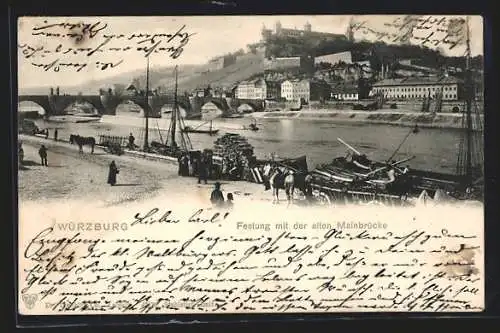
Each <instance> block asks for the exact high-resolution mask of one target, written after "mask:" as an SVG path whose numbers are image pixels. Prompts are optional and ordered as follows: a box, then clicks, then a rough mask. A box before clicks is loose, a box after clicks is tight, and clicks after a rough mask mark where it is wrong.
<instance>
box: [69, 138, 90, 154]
mask: <svg viewBox="0 0 500 333" xmlns="http://www.w3.org/2000/svg"><path fill="white" fill-rule="evenodd" d="M69 143H70V144H77V145H78V150H79V152H80V153H83V146H84V145H87V146H90V147H91V149H92V150H91V152H90V153H91V154H93V153H94V146H95V139H94V138H93V137H91V136H87V137H84V136H80V135H76V134H71V135H70V136H69Z"/></svg>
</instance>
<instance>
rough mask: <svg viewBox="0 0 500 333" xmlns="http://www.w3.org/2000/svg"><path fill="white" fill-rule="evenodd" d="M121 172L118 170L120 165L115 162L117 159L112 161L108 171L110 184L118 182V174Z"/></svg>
mask: <svg viewBox="0 0 500 333" xmlns="http://www.w3.org/2000/svg"><path fill="white" fill-rule="evenodd" d="M118 173H120V171H119V170H118V167H117V166H116V164H115V161H112V162H111V164H110V165H109V172H108V184H109V185H111V186H114V185H115V184H116V175H117V174H118Z"/></svg>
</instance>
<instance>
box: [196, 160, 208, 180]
mask: <svg viewBox="0 0 500 333" xmlns="http://www.w3.org/2000/svg"><path fill="white" fill-rule="evenodd" d="M202 180H203V181H204V182H205V184H206V183H207V158H206V156H205V154H203V155H202V156H201V157H200V159H199V160H198V184H200V183H201V181H202Z"/></svg>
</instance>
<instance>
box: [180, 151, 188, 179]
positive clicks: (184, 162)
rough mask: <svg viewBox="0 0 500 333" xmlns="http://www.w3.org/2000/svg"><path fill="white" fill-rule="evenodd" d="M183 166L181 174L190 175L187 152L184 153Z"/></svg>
mask: <svg viewBox="0 0 500 333" xmlns="http://www.w3.org/2000/svg"><path fill="white" fill-rule="evenodd" d="M181 168H182V171H181V176H183V177H187V176H189V156H188V154H187V153H186V154H184V155H182V159H181Z"/></svg>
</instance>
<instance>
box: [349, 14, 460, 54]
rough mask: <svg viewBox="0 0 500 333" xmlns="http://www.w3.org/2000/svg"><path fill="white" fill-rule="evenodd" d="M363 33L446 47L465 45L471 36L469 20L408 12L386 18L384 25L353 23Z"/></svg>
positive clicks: (393, 41)
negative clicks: (401, 15) (410, 13)
mask: <svg viewBox="0 0 500 333" xmlns="http://www.w3.org/2000/svg"><path fill="white" fill-rule="evenodd" d="M352 29H353V31H355V32H359V33H360V36H362V37H365V38H370V39H375V40H379V41H383V42H386V43H396V44H399V43H401V44H405V43H408V44H414V45H422V46H427V47H443V48H446V49H449V50H452V49H454V48H457V47H459V46H462V45H464V44H465V43H466V41H467V38H468V37H469V36H468V27H467V21H466V19H465V18H460V17H445V16H442V17H439V16H420V15H407V16H403V17H398V18H395V19H393V20H391V21H388V22H384V24H383V25H382V26H374V25H371V24H370V23H369V22H368V21H366V20H360V21H359V22H356V23H355V24H353V26H352Z"/></svg>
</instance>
